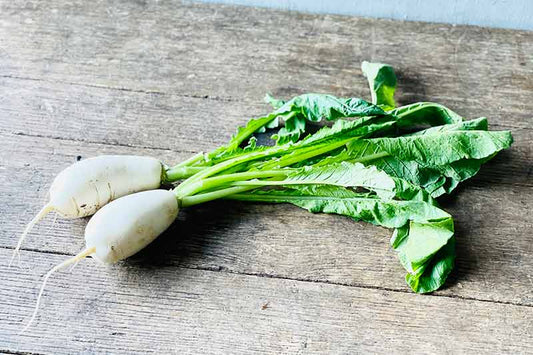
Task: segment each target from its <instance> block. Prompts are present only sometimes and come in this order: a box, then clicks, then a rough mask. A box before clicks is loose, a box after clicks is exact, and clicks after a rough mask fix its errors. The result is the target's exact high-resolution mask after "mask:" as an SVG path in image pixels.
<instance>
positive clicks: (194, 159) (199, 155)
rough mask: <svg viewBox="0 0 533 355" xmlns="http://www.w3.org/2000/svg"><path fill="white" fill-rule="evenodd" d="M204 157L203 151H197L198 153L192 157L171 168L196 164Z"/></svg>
mask: <svg viewBox="0 0 533 355" xmlns="http://www.w3.org/2000/svg"><path fill="white" fill-rule="evenodd" d="M203 158H204V153H203V152H200V153H197V154H195V155H193V156H192V157H190V158H189V159H187V160H184V161H182V162H181V163H179V164H178V165H175V166H174V167H172V168H171V169H173V168H178V167H182V166H190V165H193V164H195V163H196V162H198V161H200V160H202V159H203Z"/></svg>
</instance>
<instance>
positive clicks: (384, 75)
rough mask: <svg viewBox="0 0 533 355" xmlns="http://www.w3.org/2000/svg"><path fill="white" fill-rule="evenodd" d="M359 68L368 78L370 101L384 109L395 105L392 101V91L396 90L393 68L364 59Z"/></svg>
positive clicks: (389, 108)
mask: <svg viewBox="0 0 533 355" xmlns="http://www.w3.org/2000/svg"><path fill="white" fill-rule="evenodd" d="M361 70H362V71H363V74H364V75H365V76H366V78H367V79H368V84H369V85H370V93H371V95H372V103H373V104H375V105H378V106H380V107H381V108H383V109H384V110H386V111H388V110H392V109H393V108H394V107H396V103H395V102H394V91H395V90H396V75H395V74H394V69H393V68H392V67H391V66H390V65H387V64H381V63H370V62H367V61H364V62H363V63H362V64H361Z"/></svg>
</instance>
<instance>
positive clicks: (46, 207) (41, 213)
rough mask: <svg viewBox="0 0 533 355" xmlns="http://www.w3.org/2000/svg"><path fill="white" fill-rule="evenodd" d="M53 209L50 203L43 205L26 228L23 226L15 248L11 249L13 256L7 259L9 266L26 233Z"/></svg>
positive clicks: (17, 253) (17, 252)
mask: <svg viewBox="0 0 533 355" xmlns="http://www.w3.org/2000/svg"><path fill="white" fill-rule="evenodd" d="M53 210H54V207H53V206H52V205H50V204H46V205H44V207H43V208H42V209H41V210H40V211H39V213H37V215H36V216H35V217H33V219H32V220H31V221H30V223H28V225H27V226H26V228H24V232H22V235H21V236H20V238H19V241H18V243H17V246H16V247H15V250H13V256H12V257H11V260H10V261H9V266H11V264H12V263H13V260H14V259H15V256H17V255H19V257H20V254H19V250H20V247H21V245H22V242H24V239H26V236H27V235H28V233H29V232H30V231H31V230H32V228H33V227H34V226H35V225H36V224H37V222H39V221H40V220H41V219H43V218H44V217H45V216H46V215H47V214H48V213H50V212H51V211H53Z"/></svg>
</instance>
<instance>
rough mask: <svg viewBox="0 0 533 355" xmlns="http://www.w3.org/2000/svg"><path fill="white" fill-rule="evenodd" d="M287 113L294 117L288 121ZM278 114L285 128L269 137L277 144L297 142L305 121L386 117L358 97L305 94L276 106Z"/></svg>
mask: <svg viewBox="0 0 533 355" xmlns="http://www.w3.org/2000/svg"><path fill="white" fill-rule="evenodd" d="M269 102H270V103H272V104H273V105H274V106H278V105H279V104H280V103H281V102H282V101H281V100H275V99H273V98H272V97H269ZM288 113H294V115H292V116H290V117H289V118H287V116H288ZM272 114H277V115H278V116H279V117H280V118H281V119H282V120H283V121H285V127H283V128H281V129H280V130H279V132H278V133H277V134H275V135H273V136H272V139H275V140H276V143H277V144H284V143H287V142H290V141H291V142H296V141H298V139H300V137H301V135H302V134H303V133H304V132H305V129H306V122H307V121H310V122H319V121H322V120H327V121H333V120H336V119H339V118H347V117H364V116H387V114H386V113H385V111H383V110H382V109H381V108H380V107H378V106H376V105H373V104H371V103H369V102H367V101H365V100H362V99H358V98H337V97H335V96H332V95H323V94H304V95H300V96H296V97H294V98H293V99H291V100H289V101H287V102H285V103H284V104H283V105H282V106H280V107H278V108H277V109H276V111H274V112H273V113H272Z"/></svg>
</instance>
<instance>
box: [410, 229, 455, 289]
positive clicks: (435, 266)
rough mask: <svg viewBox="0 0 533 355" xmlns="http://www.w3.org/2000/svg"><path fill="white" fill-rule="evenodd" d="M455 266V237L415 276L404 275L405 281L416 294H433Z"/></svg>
mask: <svg viewBox="0 0 533 355" xmlns="http://www.w3.org/2000/svg"><path fill="white" fill-rule="evenodd" d="M454 264H455V237H452V238H450V240H448V243H447V244H446V245H445V246H444V247H443V248H441V249H440V250H439V251H438V252H437V254H435V256H434V257H433V258H432V259H431V260H430V261H428V262H427V263H426V264H424V266H422V267H420V268H419V269H418V270H417V272H416V273H415V274H411V273H408V274H407V275H405V281H406V282H407V284H408V285H409V286H410V287H411V289H412V290H413V291H415V292H418V293H427V292H433V291H435V290H437V289H439V288H440V287H441V286H442V285H444V282H445V281H446V278H447V277H448V275H449V274H450V272H451V271H452V270H453V267H454Z"/></svg>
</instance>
